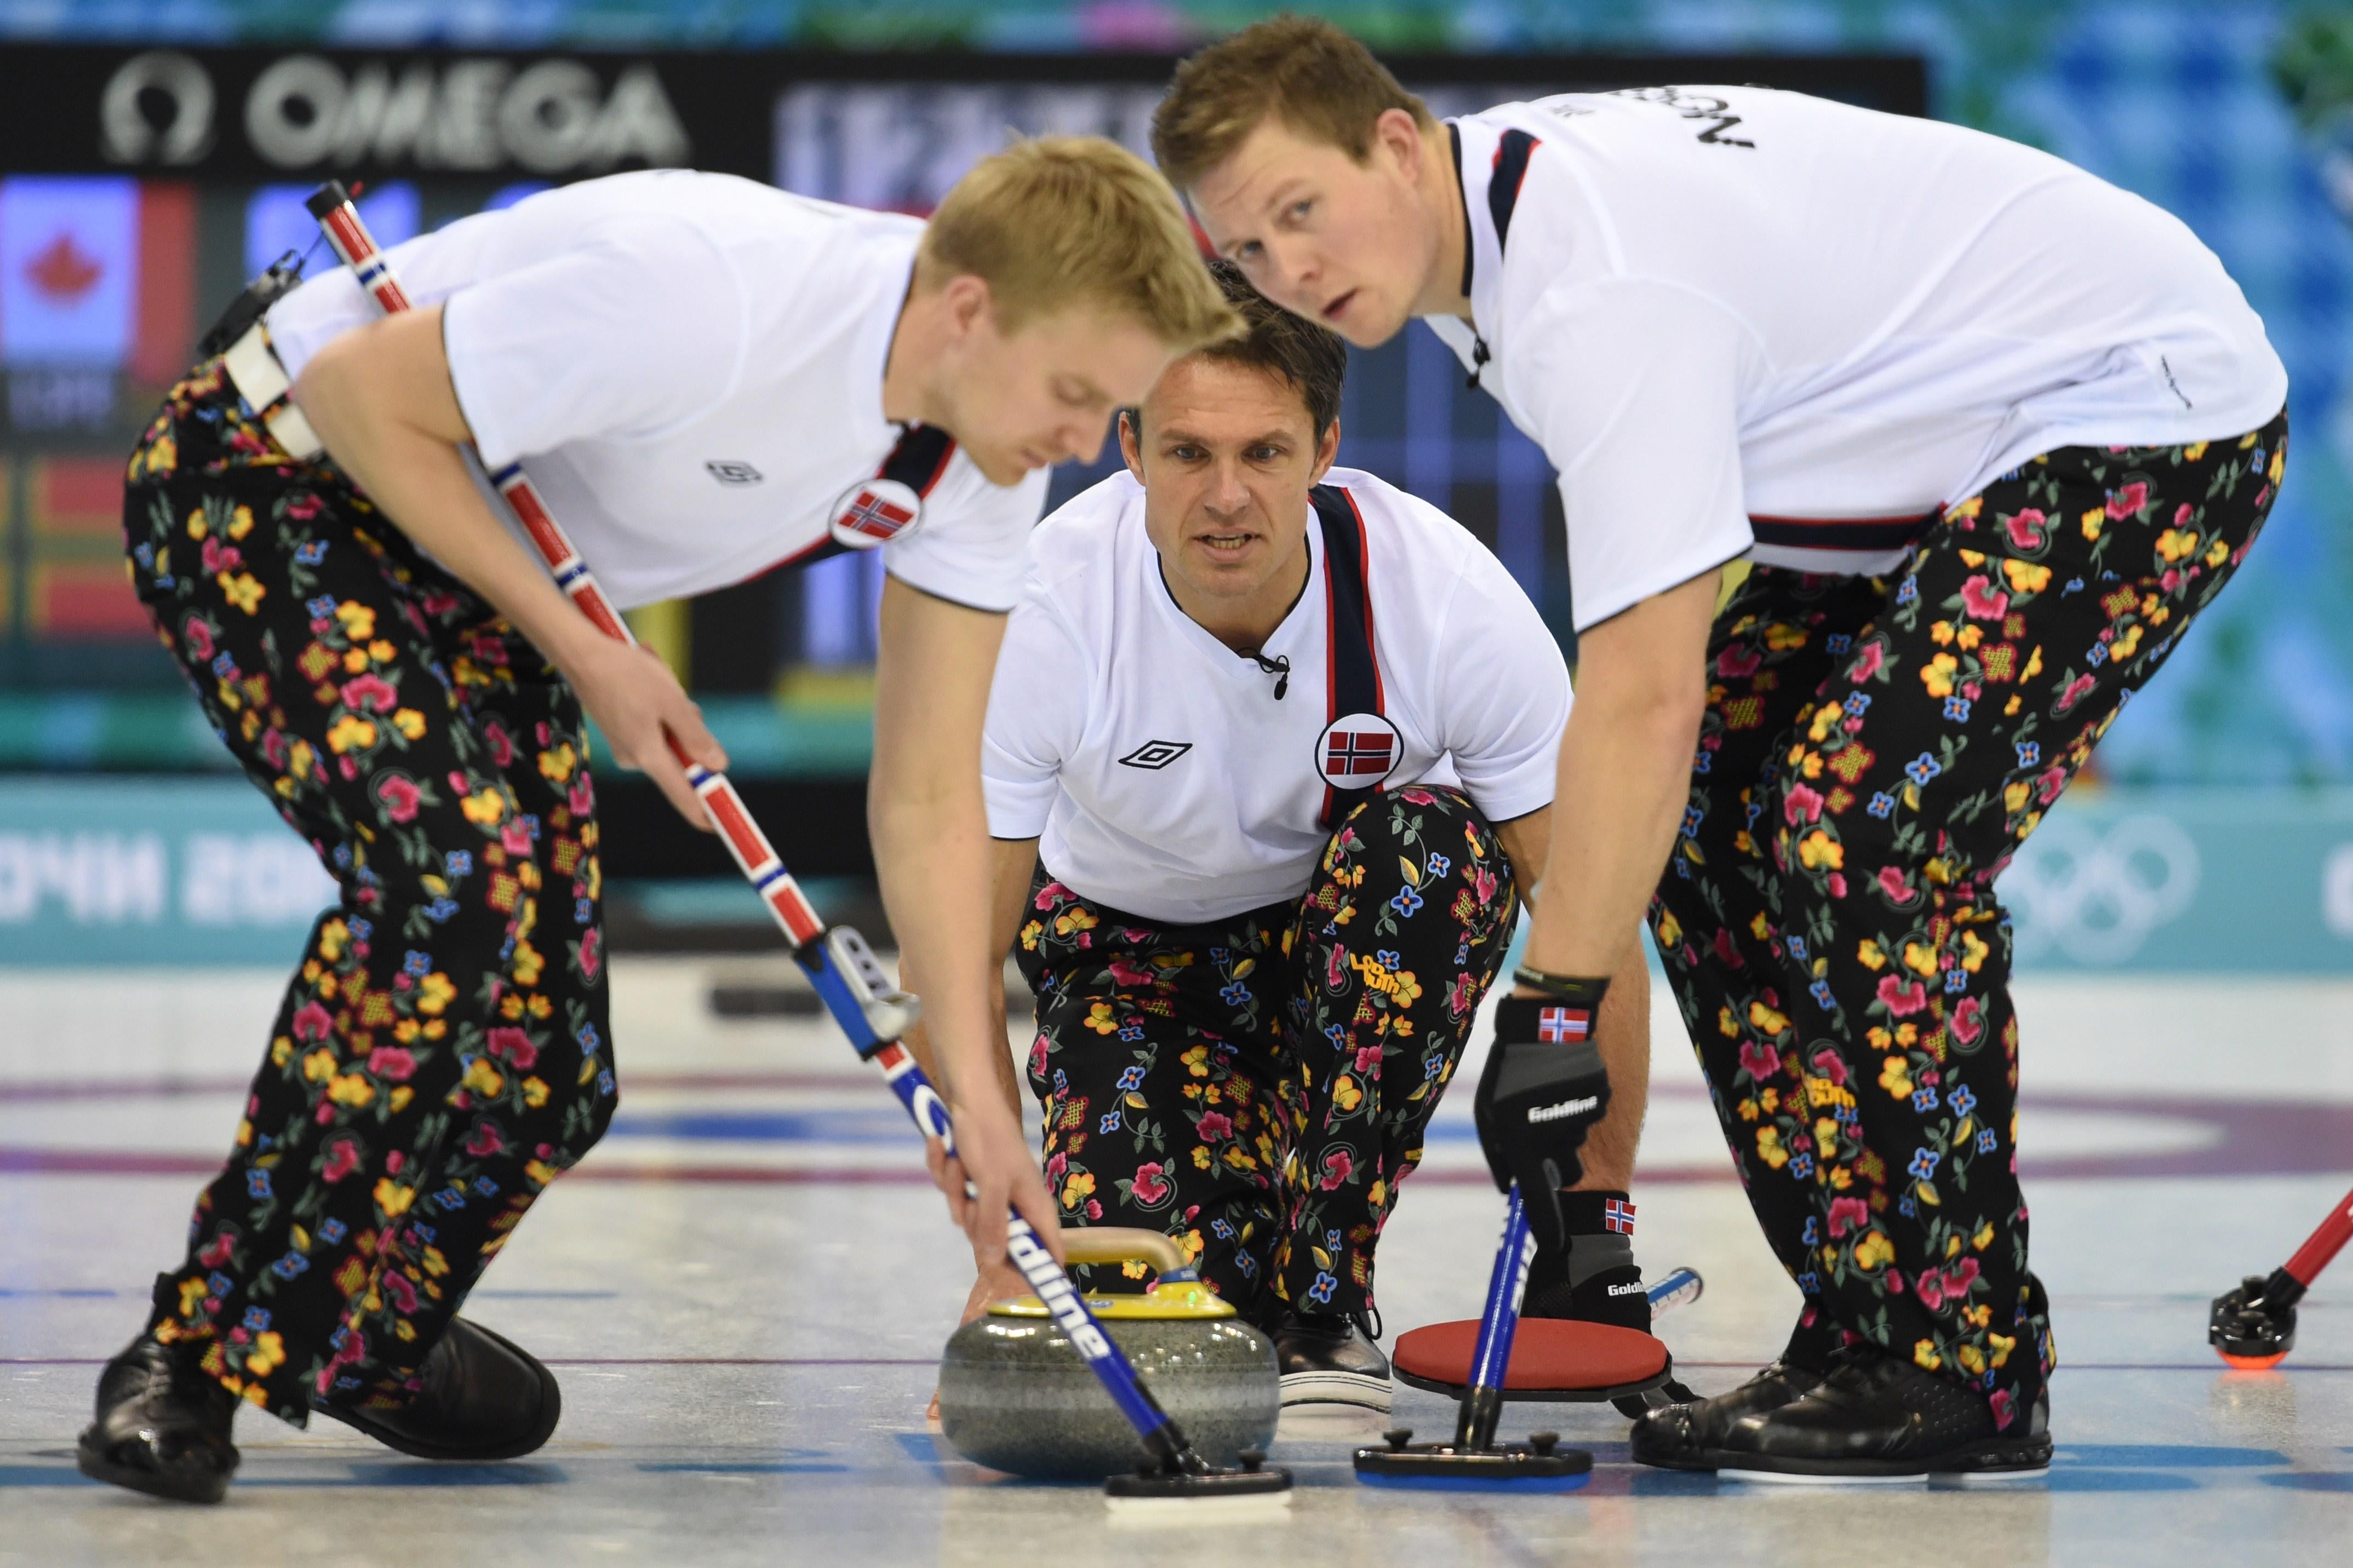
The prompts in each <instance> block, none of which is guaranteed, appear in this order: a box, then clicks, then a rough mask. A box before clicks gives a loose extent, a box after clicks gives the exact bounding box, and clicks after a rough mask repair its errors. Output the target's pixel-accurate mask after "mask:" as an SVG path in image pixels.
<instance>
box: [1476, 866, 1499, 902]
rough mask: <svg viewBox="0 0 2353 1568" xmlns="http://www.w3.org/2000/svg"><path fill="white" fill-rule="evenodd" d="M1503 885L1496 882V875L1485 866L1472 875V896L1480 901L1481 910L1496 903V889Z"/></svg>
mask: <svg viewBox="0 0 2353 1568" xmlns="http://www.w3.org/2000/svg"><path fill="white" fill-rule="evenodd" d="M1502 885H1503V884H1502V883H1500V882H1499V881H1497V880H1496V878H1495V873H1494V872H1493V871H1490V870H1489V869H1487V868H1486V867H1484V866H1482V867H1480V868H1478V869H1476V870H1474V871H1472V873H1471V896H1472V898H1474V899H1476V900H1479V907H1480V908H1481V909H1484V908H1486V907H1487V906H1488V905H1489V904H1492V903H1493V902H1494V901H1495V889H1497V888H1499V887H1501V886H1502Z"/></svg>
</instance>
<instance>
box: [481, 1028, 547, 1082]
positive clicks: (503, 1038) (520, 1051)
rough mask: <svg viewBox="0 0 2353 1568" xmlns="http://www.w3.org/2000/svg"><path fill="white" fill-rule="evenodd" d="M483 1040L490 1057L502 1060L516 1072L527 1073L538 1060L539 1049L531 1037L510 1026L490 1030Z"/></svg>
mask: <svg viewBox="0 0 2353 1568" xmlns="http://www.w3.org/2000/svg"><path fill="white" fill-rule="evenodd" d="M484 1039H485V1041H486V1042H487V1044H488V1045H489V1046H490V1049H491V1055H492V1056H494V1057H501V1058H505V1059H506V1061H507V1062H508V1064H509V1065H511V1066H512V1067H513V1068H514V1069H515V1070H516V1071H517V1072H529V1071H530V1070H531V1069H532V1068H533V1066H534V1065H535V1064H536V1063H537V1062H538V1060H539V1047H537V1046H534V1045H533V1044H532V1043H531V1037H530V1036H529V1035H526V1034H524V1033H523V1032H522V1030H521V1029H518V1028H515V1027H514V1026H512V1025H509V1026H504V1027H501V1028H496V1029H492V1030H491V1032H490V1033H489V1035H487V1036H485V1037H484Z"/></svg>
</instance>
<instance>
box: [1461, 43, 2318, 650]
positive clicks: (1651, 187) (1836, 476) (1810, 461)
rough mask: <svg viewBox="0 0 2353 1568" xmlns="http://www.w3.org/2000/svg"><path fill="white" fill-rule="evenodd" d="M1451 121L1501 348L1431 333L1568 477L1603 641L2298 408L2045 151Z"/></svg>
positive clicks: (2251, 341) (2180, 254) (1723, 119)
mask: <svg viewBox="0 0 2353 1568" xmlns="http://www.w3.org/2000/svg"><path fill="white" fill-rule="evenodd" d="M1452 124H1453V126H1454V127H1455V130H1456V132H1458V133H1459V135H1460V137H1461V171H1462V184H1463V196H1464V205H1465V208H1466V210H1467V212H1468V215H1469V218H1470V226H1471V236H1470V237H1471V256H1470V263H1471V302H1472V317H1473V321H1475V323H1476V331H1475V334H1474V331H1473V330H1472V324H1471V323H1466V322H1463V321H1460V320H1459V319H1456V318H1454V317H1451V316H1449V317H1430V318H1426V319H1427V320H1428V321H1430V325H1431V327H1432V328H1433V329H1434V330H1435V331H1437V332H1438V334H1439V336H1440V337H1441V338H1443V339H1445V340H1446V341H1447V342H1448V343H1449V344H1450V345H1451V346H1452V347H1453V348H1454V350H1455V352H1456V353H1458V354H1460V355H1461V357H1462V360H1463V363H1464V364H1465V365H1466V367H1467V366H1470V365H1472V363H1473V361H1474V359H1475V358H1476V342H1477V341H1478V340H1483V341H1484V343H1485V346H1486V349H1487V351H1488V353H1489V354H1490V355H1491V356H1492V358H1491V360H1490V362H1489V363H1487V365H1486V367H1485V369H1484V372H1483V374H1482V376H1481V380H1482V384H1484V385H1485V386H1486V387H1487V389H1488V390H1489V391H1490V392H1491V393H1493V395H1494V396H1495V397H1496V398H1497V400H1498V401H1499V402H1501V403H1502V404H1503V405H1504V409H1505V410H1506V412H1508V413H1509V414H1510V416H1511V417H1512V419H1513V421H1514V423H1515V424H1517V425H1518V426H1520V428H1521V429H1523V430H1525V431H1526V432H1527V433H1528V435H1530V436H1531V437H1534V438H1535V440H1536V441H1538V442H1539V443H1540V444H1542V446H1543V447H1544V448H1545V452H1546V456H1548V457H1549V458H1551V459H1552V462H1553V466H1554V467H1555V468H1556V469H1558V470H1559V473H1560V490H1561V499H1562V501H1563V503H1564V506H1565V507H1566V510H1567V527H1568V553H1569V576H1570V584H1571V588H1572V591H1573V594H1574V595H1575V605H1576V610H1575V616H1576V622H1577V626H1578V628H1579V629H1580V630H1581V629H1583V628H1585V627H1587V626H1592V625H1593V624H1595V623H1596V622H1598V621H1601V620H1604V619H1607V618H1608V617H1609V616H1614V615H1616V614H1617V613H1618V612H1619V611H1620V610H1623V609H1625V608H1626V607H1627V606H1628V605H1632V604H1635V603H1637V602H1638V601H1640V600H1641V599H1644V598H1647V597H1649V596H1651V595H1654V594H1657V593H1661V592H1662V591H1664V590H1665V589H1668V588H1671V587H1672V586H1674V585H1675V584H1679V583H1682V582H1684V581H1686V580H1688V579H1689V578H1691V577H1694V576H1696V575H1698V574H1700V573H1702V572H1704V571H1706V570H1707V569H1708V568H1710V567H1712V566H1715V565H1716V564H1718V563H1722V562H1725V561H1727V560H1730V559H1731V558H1733V557H1735V556H1738V555H1742V554H1753V556H1754V558H1755V559H1756V560H1757V561H1760V562H1764V563H1769V564H1778V565H1790V566H1799V567H1803V568H1806V569H1809V570H1813V571H1824V572H1846V573H1852V572H1879V571H1885V570H1888V569H1890V568H1892V567H1893V566H1894V565H1895V563H1898V562H1900V561H1902V560H1903V559H1904V558H1905V553H1906V552H1905V548H1904V546H1903V539H1904V537H1905V532H1906V527H1905V523H1906V520H1912V521H1915V522H1917V521H1919V520H1924V519H1926V518H1927V517H1929V516H1930V515H1931V514H1933V513H1934V512H1935V511H1936V509H1937V508H1939V507H1940V506H1942V505H1946V504H1949V503H1952V502H1956V501H1959V500H1965V499H1967V498H1968V497H1969V496H1970V495H1972V494H1974V493H1976V492H1977V491H1978V490H1979V489H1982V488H1984V486H1985V485H1986V484H1987V482H1988V481H1989V480H1991V479H1995V478H1996V477H1998V476H2000V475H2001V474H2003V473H2005V472H2007V471H2009V470H2010V469H2011V468H2016V467H2017V466H2018V465H2019V464H2020V463H2021V462H2023V461H2025V460H2026V459H2027V458H2031V457H2033V456H2034V455H2035V454H2037V453H2040V452H2045V451H2049V450H2051V449H2052V448H2054V447H2066V446H2084V445H2096V446H2106V445H2117V444H2133V445H2152V446H2153V445H2170V444H2176V443H2182V442H2189V441H2198V440H2206V439H2219V438H2221V437H2228V436H2237V435H2240V434H2242V433H2244V432H2246V431H2248V430H2252V429H2253V428H2255V427H2256V426H2260V425H2262V424H2263V422H2264V421H2266V420H2268V419H2270V418H2271V417H2272V416H2274V415H2275V414H2277V413H2278V412H2279V410H2280V407H2281V405H2283V404H2284V402H2285V400H2286V395H2287V374H2286V372H2285V370H2284V369H2283V368H2282V366H2281V364H2280V362H2279V357H2278V355H2277V354H2275V353H2273V352H2272V348H2271V345H2270V343H2269V342H2266V341H2265V339H2264V337H2263V322H2262V321H2260V320H2259V319H2258V318H2257V317H2256V315H2255V313H2254V312H2253V310H2250V309H2249V308H2248V306H2247V302H2246V300H2245V298H2244V297H2243V296H2242V294H2241V293H2240V292H2239V289H2238V286H2237V285H2236V284H2234V283H2233V282H2232V280H2231V279H2230V277H2229V275H2228V274H2226V273H2225V272H2224V271H2223V270H2222V267H2221V262H2219V261H2217V260H2216V259H2215V258H2214V256H2213V253H2212V252H2211V251H2209V250H2208V249H2207V248H2206V247H2204V246H2203V245H2201V244H2200V243H2199V241H2198V239H2197V237H2196V236H2194V235H2192V234H2191V233H2190V232H2189V228H2188V227H2187V226H2184V225H2183V224H2182V223H2181V222H2180V221H2179V219H2177V218H2175V217H2174V216H2171V215H2170V214H2168V213H2167V212H2165V211H2163V210H2162V209H2160V208H2158V207H2156V206H2154V205H2150V204H2149V203H2147V202H2146V201H2143V200H2142V199H2141V198H2140V197H2138V196H2136V195H2130V194H2129V193H2127V192H2125V191H2121V190H2118V189H2116V187H2115V186H2113V185H2110V184H2106V183H2105V182H2103V181H2101V180H2098V179H2095V178H2094V177H2093V176H2092V175H2090V174H2085V173H2084V171H2082V170H2081V169H2078V168H2075V167H2073V165H2072V164H2069V163H2063V162H2061V161H2060V160H2059V159H2057V158H2053V157H2052V156H2050V155H2049V154H2048V153H2039V152H2036V151H2035V150H2033V149H2032V148H2030V147H2022V146H2020V145H2018V144H2017V143H2015V142H2005V141H2002V140H2000V138H1998V137H1993V136H1988V135H1984V134H1982V133H1980V132H1975V131H1970V130H1968V129H1965V128H1963V127H1960V126H1956V125H1947V124H1940V123H1938V122H1936V121H1928V120H1915V119H1910V118H1906V117H1904V116H1900V115H1893V114H1881V113H1877V112H1874V111H1873V110H1863V109H1856V108H1852V107H1850V106H1848V105H1846V104H1841V103H1836V102H1831V101H1830V100H1823V99H1818V98H1810V97H1806V96H1804V95H1802V94H1799V93H1790V92H1777V91H1774V90H1771V89H1765V88H1754V87H1681V88H1651V89H1639V90H1630V91H1625V92H1613V93H1570V94H1566V95H1563V96H1561V97H1558V98H1549V99H1546V100H1543V101H1541V102H1539V103H1507V104H1504V105H1502V106H1501V107H1499V108H1495V109H1492V110H1487V111H1486V112H1484V113H1482V114H1476V115H1469V116H1465V117H1463V118H1462V119H1461V120H1458V121H1453V122H1452ZM1506 132H1522V133H1525V135H1526V136H1533V137H1534V138H1535V142H1536V145H1535V148H1534V149H1533V151H1528V152H1526V153H1525V158H1524V160H1522V159H1519V158H1517V157H1515V153H1517V152H1518V151H1521V150H1524V149H1525V142H1520V143H1519V146H1518V148H1516V149H1515V148H1514V146H1513V145H1512V144H1511V142H1509V141H1507V139H1506ZM1520 166H1524V167H1525V176H1524V178H1523V179H1522V182H1521V184H1519V186H1518V196H1517V201H1516V203H1515V204H1511V203H1508V202H1505V201H1503V200H1500V199H1499V198H1498V195H1497V194H1496V193H1497V192H1498V190H1499V186H1498V178H1499V171H1500V172H1501V175H1502V178H1503V179H1504V181H1506V182H1507V181H1508V180H1509V178H1510V175H1511V174H1512V173H1513V172H1514V169H1515V167H1520ZM1509 194H1510V193H1509V190H1508V188H1503V189H1501V196H1502V197H1504V198H1507V197H1508V196H1509ZM1498 205H1508V210H1509V226H1508V228H1507V229H1506V231H1505V233H1504V238H1503V241H1501V242H1499V238H1498V236H1497V232H1496V210H1497V207H1498ZM1891 535H1892V538H1891Z"/></svg>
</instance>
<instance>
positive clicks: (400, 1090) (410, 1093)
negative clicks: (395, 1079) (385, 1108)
mask: <svg viewBox="0 0 2353 1568" xmlns="http://www.w3.org/2000/svg"><path fill="white" fill-rule="evenodd" d="M416 1098H417V1091H416V1090H415V1089H411V1088H409V1087H408V1085H406V1084H405V1083H404V1084H402V1085H400V1086H399V1087H397V1088H396V1089H394V1090H393V1091H392V1113H393V1114H394V1115H395V1116H397V1115H399V1114H400V1113H401V1112H402V1111H404V1110H407V1109H408V1102H409V1101H410V1100H415V1099H416Z"/></svg>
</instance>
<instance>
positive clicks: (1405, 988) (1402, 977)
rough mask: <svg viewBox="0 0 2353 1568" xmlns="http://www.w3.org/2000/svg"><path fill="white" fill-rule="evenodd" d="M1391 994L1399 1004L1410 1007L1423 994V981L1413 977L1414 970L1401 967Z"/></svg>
mask: <svg viewBox="0 0 2353 1568" xmlns="http://www.w3.org/2000/svg"><path fill="white" fill-rule="evenodd" d="M1389 994H1390V996H1392V997H1393V998H1395V999H1396V1002H1397V1005H1398V1006H1400V1007H1410V1006H1412V1005H1413V1004H1414V1002H1415V1000H1416V999H1417V998H1419V996H1420V995H1421V982H1420V981H1419V980H1416V979H1415V978H1414V977H1413V971H1412V970H1410V969H1400V970H1398V972H1397V984H1395V985H1393V986H1391V987H1390V989H1389ZM1401 1032H1402V1031H1401Z"/></svg>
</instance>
